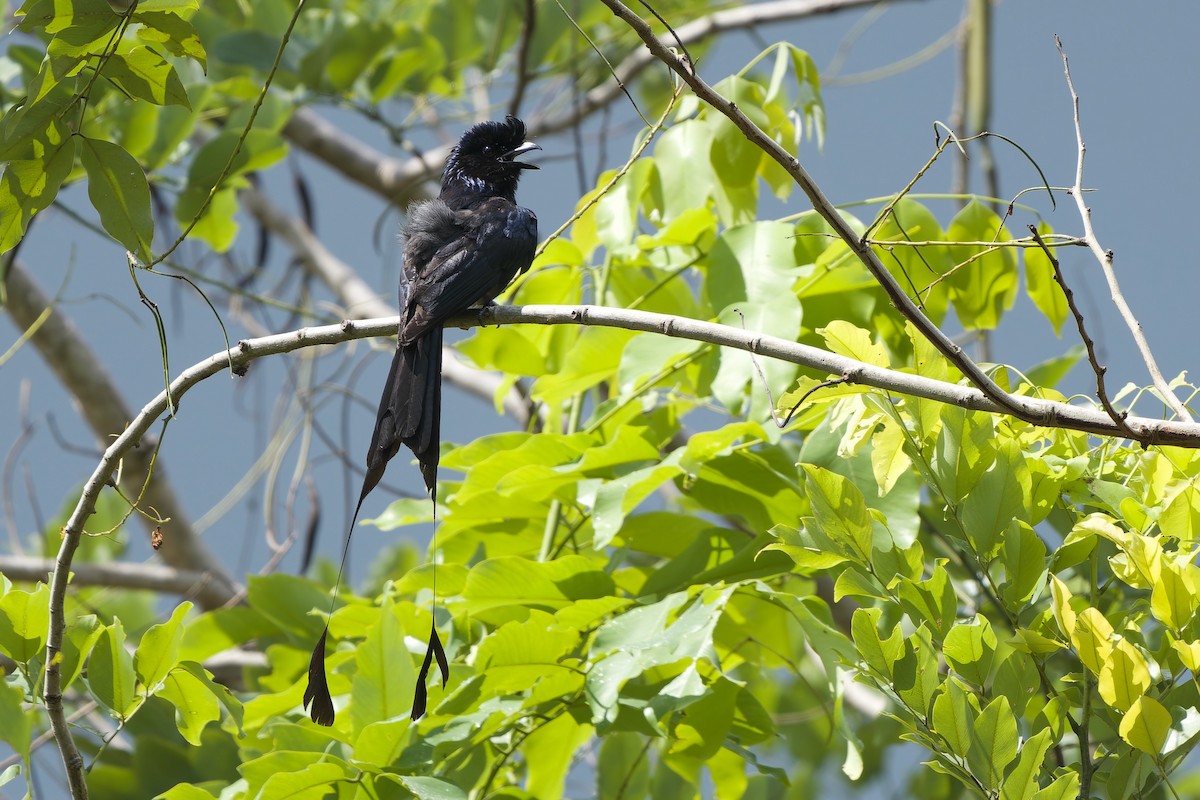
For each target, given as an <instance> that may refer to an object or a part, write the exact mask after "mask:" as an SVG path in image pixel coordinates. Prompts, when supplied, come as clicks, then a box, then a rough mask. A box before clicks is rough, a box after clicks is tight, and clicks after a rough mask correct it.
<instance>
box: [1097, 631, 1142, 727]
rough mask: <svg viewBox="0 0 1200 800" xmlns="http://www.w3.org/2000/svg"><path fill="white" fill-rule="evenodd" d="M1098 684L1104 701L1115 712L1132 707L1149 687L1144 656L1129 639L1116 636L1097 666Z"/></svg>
mask: <svg viewBox="0 0 1200 800" xmlns="http://www.w3.org/2000/svg"><path fill="white" fill-rule="evenodd" d="M1097 687H1098V688H1099V690H1100V696H1101V697H1103V698H1104V702H1106V703H1108V704H1109V705H1110V706H1112V707H1113V708H1114V709H1116V710H1117V711H1125V710H1127V709H1129V708H1131V707H1132V706H1133V703H1134V701H1135V700H1137V699H1138V698H1139V697H1141V696H1142V695H1143V694H1145V693H1146V690H1147V689H1149V688H1150V669H1149V665H1148V664H1147V663H1146V657H1145V656H1143V655H1142V654H1141V653H1140V652H1139V651H1138V649H1137V648H1136V647H1134V646H1133V645H1132V644H1130V643H1129V640H1128V639H1124V638H1122V639H1118V640H1117V643H1116V645H1115V646H1114V647H1113V648H1112V650H1111V652H1110V653H1109V654H1108V658H1107V659H1105V661H1104V666H1103V667H1101V668H1100V674H1099V676H1098V680H1097Z"/></svg>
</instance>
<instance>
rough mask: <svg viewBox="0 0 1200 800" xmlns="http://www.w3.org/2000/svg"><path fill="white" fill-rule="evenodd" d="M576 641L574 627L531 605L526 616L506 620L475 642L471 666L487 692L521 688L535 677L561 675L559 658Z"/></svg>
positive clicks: (528, 685) (530, 684) (572, 646)
mask: <svg viewBox="0 0 1200 800" xmlns="http://www.w3.org/2000/svg"><path fill="white" fill-rule="evenodd" d="M578 642H579V632H578V631H576V630H572V629H570V628H567V627H563V626H562V625H559V624H556V618H555V617H552V616H551V615H549V614H547V613H546V612H544V611H538V610H537V609H532V610H530V612H529V618H528V619H526V620H523V621H514V622H509V623H506V624H504V625H502V626H500V627H499V628H497V629H496V631H495V632H494V633H492V634H491V635H489V636H487V637H486V638H485V639H484V640H483V641H482V642H480V643H479V646H478V648H476V650H475V662H474V664H475V669H476V670H477V671H479V672H481V673H482V674H483V675H484V682H485V684H486V686H487V691H489V692H493V693H507V692H516V691H522V690H525V689H529V688H531V687H533V686H534V685H535V684H537V683H538V682H539V680H547V679H553V678H558V677H561V676H560V675H559V673H560V671H562V670H564V669H567V668H566V667H565V666H563V665H561V664H560V663H559V662H560V661H561V660H562V658H563V657H564V656H566V655H567V654H568V653H570V652H571V651H572V650H573V649H574V647H575V645H576V644H577V643H578ZM572 674H574V673H572Z"/></svg>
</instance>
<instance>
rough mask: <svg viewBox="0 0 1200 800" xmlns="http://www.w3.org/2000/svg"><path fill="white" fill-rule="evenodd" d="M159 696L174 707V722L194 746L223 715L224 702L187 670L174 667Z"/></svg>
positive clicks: (163, 683) (196, 745)
mask: <svg viewBox="0 0 1200 800" xmlns="http://www.w3.org/2000/svg"><path fill="white" fill-rule="evenodd" d="M157 694H158V696H159V697H162V698H163V699H165V700H167V701H169V702H170V703H171V705H173V706H175V725H176V727H177V728H179V733H180V734H181V735H182V736H183V738H184V739H186V740H187V741H188V743H189V744H191V745H192V746H193V747H199V746H200V744H201V740H200V736H201V734H202V733H203V732H204V727H205V726H206V725H208V723H210V722H215V721H216V720H219V719H220V718H221V705H220V703H219V702H218V701H217V698H216V697H215V696H214V695H213V693H212V692H211V691H209V689H208V686H206V685H205V684H204V682H203V681H201V680H200V679H199V678H197V677H196V676H195V675H194V674H192V673H191V672H189V671H188V670H186V669H173V670H171V671H170V672H169V673H168V674H167V676H166V678H165V679H164V680H163V682H162V688H161V689H160V690H159V691H158V693H157Z"/></svg>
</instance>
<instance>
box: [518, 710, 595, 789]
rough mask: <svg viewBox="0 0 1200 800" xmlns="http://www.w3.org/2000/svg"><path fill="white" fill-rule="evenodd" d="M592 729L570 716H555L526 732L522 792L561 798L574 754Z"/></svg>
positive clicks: (589, 736) (523, 748)
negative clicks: (524, 780)
mask: <svg viewBox="0 0 1200 800" xmlns="http://www.w3.org/2000/svg"><path fill="white" fill-rule="evenodd" d="M593 730H594V729H593V728H592V726H591V725H588V724H582V725H581V724H580V723H578V722H576V721H575V719H574V717H572V716H571V715H570V714H559V715H558V716H557V717H555V718H554V719H552V720H550V721H549V722H548V723H546V724H545V725H542V726H540V727H538V728H537V729H536V730H534V731H533V732H532V733H530V734H529V736H527V737H526V738H525V742H524V744H523V746H522V750H523V754H524V756H525V763H526V764H527V765H528V775H529V777H528V779H527V780H526V784H525V789H526V791H528V792H529V793H530V794H531V795H533V796H534V797H561V796H562V791H563V784H564V783H565V782H566V779H567V770H569V769H570V768H571V762H572V760H573V759H574V757H575V753H576V751H578V750H579V748H580V747H582V746H583V744H584V743H585V742H586V741H587V740H588V739H590V738H591V736H592V732H593Z"/></svg>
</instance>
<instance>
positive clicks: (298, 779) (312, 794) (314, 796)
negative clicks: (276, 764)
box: [258, 761, 353, 800]
mask: <svg viewBox="0 0 1200 800" xmlns="http://www.w3.org/2000/svg"><path fill="white" fill-rule="evenodd" d="M352 774H353V771H352V770H351V769H350V768H349V767H348V766H347V765H346V764H345V763H342V762H340V761H338V762H333V761H322V762H318V763H314V764H309V765H308V766H306V767H304V768H303V769H300V770H297V771H295V772H277V773H275V774H274V775H272V776H271V777H269V778H267V780H266V781H265V782H264V783H263V785H262V791H261V792H260V793H259V795H258V796H259V797H287V798H293V799H294V800H320V799H321V798H324V797H326V796H327V795H328V794H329V792H330V791H331V790H333V789H335V787H336V786H337V785H338V784H340V783H342V782H344V781H346V780H347V779H349V778H351V777H352Z"/></svg>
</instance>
